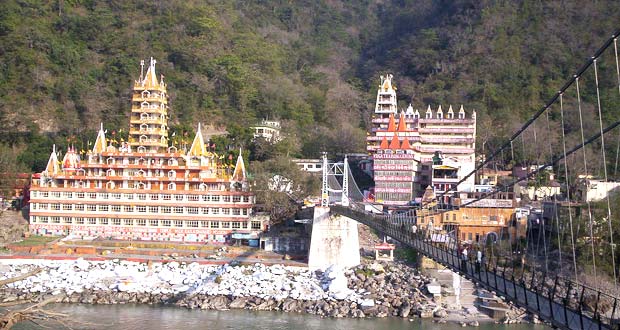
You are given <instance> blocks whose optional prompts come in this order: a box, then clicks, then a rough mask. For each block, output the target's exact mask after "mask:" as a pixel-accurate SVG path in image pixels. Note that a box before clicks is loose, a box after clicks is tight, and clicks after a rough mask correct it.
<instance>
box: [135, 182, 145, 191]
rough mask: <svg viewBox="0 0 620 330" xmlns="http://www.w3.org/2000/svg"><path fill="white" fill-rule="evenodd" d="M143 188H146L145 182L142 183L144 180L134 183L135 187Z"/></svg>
mask: <svg viewBox="0 0 620 330" xmlns="http://www.w3.org/2000/svg"><path fill="white" fill-rule="evenodd" d="M144 188H146V184H144V182H138V183H136V189H144Z"/></svg>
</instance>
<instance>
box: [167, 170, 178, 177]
mask: <svg viewBox="0 0 620 330" xmlns="http://www.w3.org/2000/svg"><path fill="white" fill-rule="evenodd" d="M176 176H177V172H176V171H174V170H170V171H168V177H169V178H175V177H176Z"/></svg>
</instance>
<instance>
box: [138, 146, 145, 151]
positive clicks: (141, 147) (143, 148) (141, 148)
mask: <svg viewBox="0 0 620 330" xmlns="http://www.w3.org/2000/svg"><path fill="white" fill-rule="evenodd" d="M138 152H146V148H145V147H143V146H140V147H138Z"/></svg>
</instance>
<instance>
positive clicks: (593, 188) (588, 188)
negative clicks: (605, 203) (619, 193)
mask: <svg viewBox="0 0 620 330" xmlns="http://www.w3.org/2000/svg"><path fill="white" fill-rule="evenodd" d="M580 177H581V176H580ZM618 187H620V182H614V181H607V182H605V181H603V180H597V179H592V178H587V179H583V180H581V182H580V184H579V186H578V188H577V189H578V193H579V194H580V195H581V199H582V200H583V201H584V202H596V201H599V200H601V199H604V198H606V197H607V195H609V192H610V191H612V190H614V189H617V188H618Z"/></svg>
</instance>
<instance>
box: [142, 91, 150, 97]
mask: <svg viewBox="0 0 620 330" xmlns="http://www.w3.org/2000/svg"><path fill="white" fill-rule="evenodd" d="M142 97H143V98H145V97H151V92H149V91H142Z"/></svg>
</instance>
